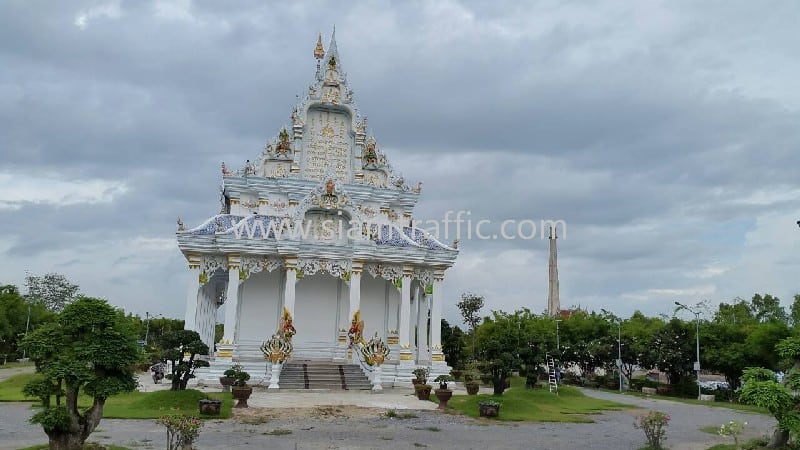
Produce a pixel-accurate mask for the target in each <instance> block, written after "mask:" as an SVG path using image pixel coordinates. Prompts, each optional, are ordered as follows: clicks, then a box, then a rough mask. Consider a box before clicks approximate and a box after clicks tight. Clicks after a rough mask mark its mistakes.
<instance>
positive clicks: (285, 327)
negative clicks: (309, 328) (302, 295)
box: [278, 306, 297, 341]
mask: <svg viewBox="0 0 800 450" xmlns="http://www.w3.org/2000/svg"><path fill="white" fill-rule="evenodd" d="M278 334H279V335H280V336H281V337H283V338H286V339H287V340H289V341H291V340H292V336H294V335H295V334H297V330H295V329H294V325H292V314H291V313H290V312H289V309H287V308H286V307H285V306H284V307H283V315H282V316H281V321H280V323H279V324H278Z"/></svg>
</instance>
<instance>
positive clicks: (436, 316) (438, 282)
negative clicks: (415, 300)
mask: <svg viewBox="0 0 800 450" xmlns="http://www.w3.org/2000/svg"><path fill="white" fill-rule="evenodd" d="M443 285H444V271H442V272H441V274H440V275H439V276H434V279H433V296H432V298H431V348H432V349H433V350H439V351H440V352H441V350H442V300H443V298H444V289H443Z"/></svg>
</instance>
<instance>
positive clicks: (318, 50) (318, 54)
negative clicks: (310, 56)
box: [314, 33, 325, 59]
mask: <svg viewBox="0 0 800 450" xmlns="http://www.w3.org/2000/svg"><path fill="white" fill-rule="evenodd" d="M324 57H325V48H323V47H322V33H320V34H319V36H318V37H317V46H316V47H315V48H314V58H317V59H322V58H324Z"/></svg>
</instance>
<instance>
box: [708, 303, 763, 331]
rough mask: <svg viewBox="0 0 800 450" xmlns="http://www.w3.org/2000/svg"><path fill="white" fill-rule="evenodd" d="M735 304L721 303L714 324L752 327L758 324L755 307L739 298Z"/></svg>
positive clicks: (715, 314)
mask: <svg viewBox="0 0 800 450" xmlns="http://www.w3.org/2000/svg"><path fill="white" fill-rule="evenodd" d="M734 300H735V301H734V302H733V303H720V304H719V308H718V309H717V312H716V313H714V322H722V323H731V324H733V325H740V326H744V325H750V324H752V323H754V322H758V319H756V316H755V314H754V313H753V307H752V306H751V305H750V303H749V302H748V301H747V300H745V299H743V298H739V297H737V298H736V299H734Z"/></svg>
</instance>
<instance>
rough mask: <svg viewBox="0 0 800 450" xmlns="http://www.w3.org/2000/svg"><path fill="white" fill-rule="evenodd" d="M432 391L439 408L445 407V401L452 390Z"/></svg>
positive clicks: (450, 395)
mask: <svg viewBox="0 0 800 450" xmlns="http://www.w3.org/2000/svg"><path fill="white" fill-rule="evenodd" d="M434 393H435V394H436V398H438V399H439V409H447V402H448V400H450V397H452V396H453V391H451V390H450V389H436V390H435V391H434Z"/></svg>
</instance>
